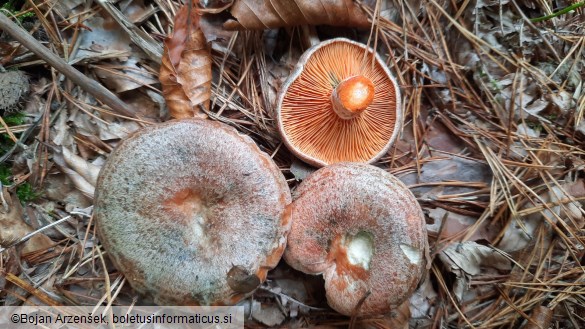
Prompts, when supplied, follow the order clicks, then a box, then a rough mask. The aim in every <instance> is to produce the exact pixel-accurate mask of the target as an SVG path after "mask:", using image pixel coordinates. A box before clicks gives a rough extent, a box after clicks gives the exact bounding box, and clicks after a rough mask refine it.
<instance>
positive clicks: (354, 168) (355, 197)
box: [284, 163, 428, 315]
mask: <svg viewBox="0 0 585 329" xmlns="http://www.w3.org/2000/svg"><path fill="white" fill-rule="evenodd" d="M289 208H290V210H291V213H292V217H293V218H292V222H293V223H292V227H291V231H290V233H289V235H288V245H287V248H286V251H285V253H284V259H285V260H286V262H287V263H288V264H289V265H291V266H292V267H293V268H295V269H297V270H299V271H302V272H304V273H307V274H321V273H322V274H323V276H324V279H325V289H326V292H327V293H326V295H327V301H328V303H329V305H330V306H331V307H332V308H333V309H335V310H336V311H338V312H339V313H342V314H345V315H353V312H354V311H356V312H357V313H356V314H357V315H373V314H383V313H387V312H389V311H390V310H391V309H392V308H395V307H398V306H399V305H400V304H402V303H403V302H404V301H405V300H406V299H407V298H409V297H410V295H411V294H412V292H413V291H414V290H415V289H416V286H417V284H418V283H419V281H420V279H421V277H422V275H423V272H424V269H425V263H426V256H427V255H428V254H427V253H428V242H427V234H426V224H425V218H424V215H423V212H422V210H421V208H420V206H419V204H418V202H417V200H416V199H415V197H414V196H413V195H412V193H411V192H410V190H408V188H407V187H406V186H405V185H404V184H403V183H402V182H400V181H399V180H398V179H397V178H395V177H394V176H393V175H391V174H390V173H388V172H386V171H384V170H382V169H379V168H377V167H373V166H370V165H367V164H361V163H338V164H334V165H331V166H328V167H324V168H321V169H319V170H317V171H316V172H314V173H313V174H311V175H310V176H309V177H307V178H306V179H305V180H304V181H303V182H302V183H301V184H300V185H299V187H298V188H297V189H296V190H295V192H294V193H293V202H292V203H291V205H290V206H289ZM362 300H363V303H362ZM360 303H362V304H361V306H360V307H359V309H357V310H356V308H357V307H358V306H359V305H360Z"/></svg>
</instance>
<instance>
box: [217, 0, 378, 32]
mask: <svg viewBox="0 0 585 329" xmlns="http://www.w3.org/2000/svg"><path fill="white" fill-rule="evenodd" d="M231 14H232V16H234V18H235V19H230V20H228V21H227V22H225V24H224V27H225V28H226V29H229V30H244V29H245V30H264V29H273V28H277V27H282V26H294V25H305V24H308V25H334V26H354V27H363V28H366V27H369V26H370V23H369V22H368V19H367V17H366V15H365V14H364V12H363V11H362V10H361V9H360V8H359V6H358V5H356V4H355V3H354V2H353V0H333V1H332V0H317V1H315V0H280V1H275V0H236V1H235V2H234V4H233V5H232V7H231Z"/></svg>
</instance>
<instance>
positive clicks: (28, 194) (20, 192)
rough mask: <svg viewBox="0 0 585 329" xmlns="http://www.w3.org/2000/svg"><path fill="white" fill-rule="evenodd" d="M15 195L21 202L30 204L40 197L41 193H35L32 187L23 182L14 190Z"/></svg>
mask: <svg viewBox="0 0 585 329" xmlns="http://www.w3.org/2000/svg"><path fill="white" fill-rule="evenodd" d="M16 195H17V196H18V199H19V200H20V201H21V202H30V201H33V200H35V199H36V198H38V197H40V196H41V193H39V192H37V191H36V190H35V189H34V188H33V186H32V185H31V184H30V183H28V182H24V183H22V184H20V185H19V186H18V187H17V188H16Z"/></svg>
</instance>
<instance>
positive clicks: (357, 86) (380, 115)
mask: <svg viewBox="0 0 585 329" xmlns="http://www.w3.org/2000/svg"><path fill="white" fill-rule="evenodd" d="M277 119H278V128H279V131H280V134H281V135H282V138H283V140H284V142H285V144H286V146H287V147H288V148H289V149H290V150H291V152H293V153H294V154H295V155H296V156H297V157H299V158H300V159H302V160H303V161H305V162H307V163H309V164H311V165H314V166H317V167H321V166H325V165H328V164H332V163H337V162H365V163H372V162H374V161H376V160H377V159H379V158H380V157H382V156H383V155H384V154H385V153H386V152H388V149H389V148H390V146H391V145H392V144H393V143H394V141H395V140H396V138H397V136H398V133H399V131H400V127H401V124H402V107H401V103H400V90H399V88H398V84H397V83H396V80H395V79H394V77H393V76H392V74H391V73H390V71H389V69H388V67H386V65H385V64H384V62H383V61H382V60H381V59H380V57H379V56H378V55H377V54H376V53H375V52H374V51H373V50H372V49H370V48H368V47H366V46H365V45H363V44H361V43H358V42H355V41H351V40H348V39H344V38H337V39H331V40H328V41H324V42H321V43H319V44H317V45H315V46H313V47H311V48H310V49H309V50H307V51H306V52H305V53H304V54H303V56H301V58H300V59H299V62H298V64H297V66H296V68H295V69H294V71H293V72H292V74H291V75H290V76H289V78H288V79H287V80H286V81H285V83H284V85H283V87H282V89H281V91H280V93H279V97H278V104H277Z"/></svg>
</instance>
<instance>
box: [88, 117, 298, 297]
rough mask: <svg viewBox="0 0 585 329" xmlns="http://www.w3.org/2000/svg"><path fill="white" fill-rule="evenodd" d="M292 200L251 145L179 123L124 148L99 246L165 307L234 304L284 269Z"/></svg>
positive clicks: (108, 187)
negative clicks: (270, 274)
mask: <svg viewBox="0 0 585 329" xmlns="http://www.w3.org/2000/svg"><path fill="white" fill-rule="evenodd" d="M289 203H290V191H289V189H288V186H287V183H286V181H285V179H284V177H283V176H282V174H281V172H280V170H279V169H278V167H277V166H276V165H275V164H274V163H273V162H272V161H271V159H270V157H269V156H268V155H266V154H265V153H263V152H261V151H260V149H259V148H258V146H256V144H255V143H254V142H253V141H252V139H250V138H249V137H247V136H242V135H239V134H238V133H237V132H236V130H235V129H233V128H230V127H228V126H226V125H223V124H220V123H217V122H211V121H207V120H198V119H190V120H181V121H170V122H167V123H164V124H160V125H157V126H151V127H148V128H145V129H144V130H142V131H140V132H138V133H136V134H134V135H133V136H131V137H130V138H129V139H127V140H124V141H123V142H122V143H121V144H120V145H119V146H118V147H117V148H116V149H115V150H114V152H112V154H111V155H110V157H109V158H108V161H107V163H106V164H105V165H104V167H103V168H102V171H101V173H100V176H99V179H98V183H97V188H96V198H95V218H96V220H97V229H98V234H99V238H100V241H101V242H102V244H103V246H104V248H105V249H106V250H107V252H108V255H109V257H110V259H111V260H112V262H113V263H114V265H115V266H116V267H117V268H118V269H119V270H120V271H121V272H122V273H124V275H125V276H126V278H127V279H128V282H129V283H130V284H131V286H132V287H133V288H134V289H135V290H136V291H138V292H140V293H142V294H144V295H147V296H150V297H152V298H153V299H154V302H155V303H157V304H166V305H226V304H227V305H229V304H234V303H236V302H237V301H238V300H239V299H241V298H243V297H245V296H246V295H249V294H250V293H251V292H252V291H253V290H254V289H255V288H256V287H257V286H258V285H259V284H260V283H261V282H263V281H264V280H265V279H266V273H267V271H268V270H269V269H271V268H273V267H275V266H276V265H277V263H278V261H279V260H280V258H281V256H282V253H283V251H284V248H285V244H286V234H287V232H288V230H289V228H290V216H289V214H288V213H286V212H285V207H286V205H287V204H289Z"/></svg>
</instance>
